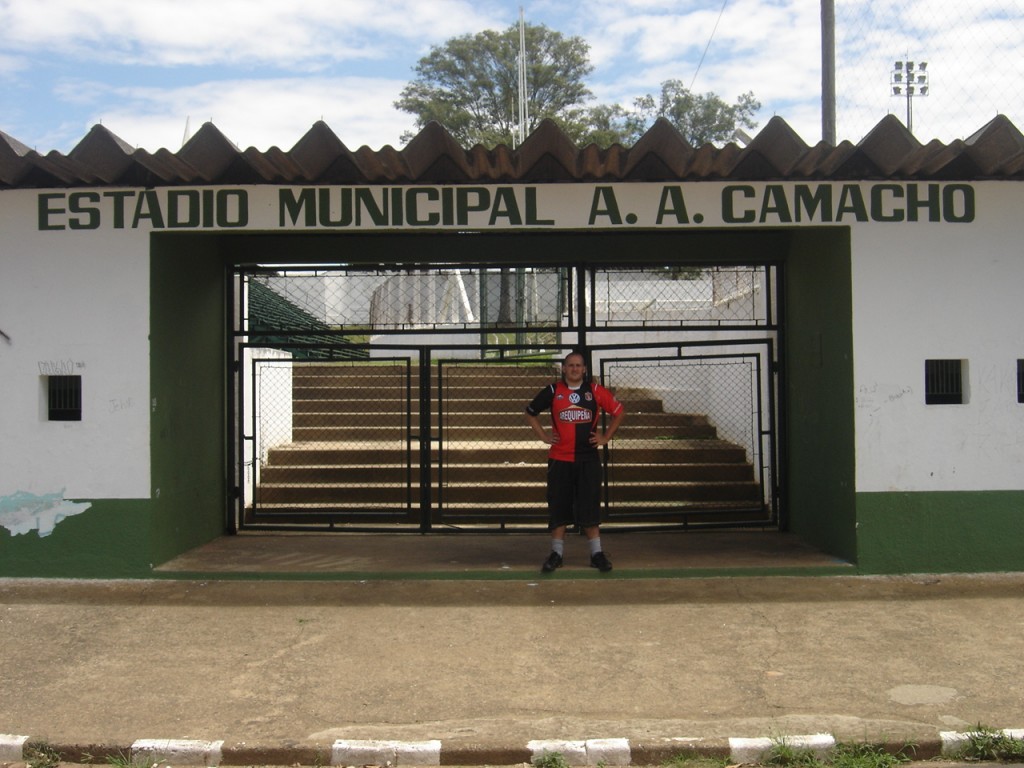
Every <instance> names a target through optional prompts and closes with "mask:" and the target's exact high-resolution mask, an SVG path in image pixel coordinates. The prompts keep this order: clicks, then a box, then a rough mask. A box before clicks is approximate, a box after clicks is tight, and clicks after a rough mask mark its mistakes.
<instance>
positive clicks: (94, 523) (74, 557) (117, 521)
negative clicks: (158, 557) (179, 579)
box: [0, 499, 151, 579]
mask: <svg viewBox="0 0 1024 768" xmlns="http://www.w3.org/2000/svg"><path fill="white" fill-rule="evenodd" d="M89 503H90V504H91V506H90V507H89V509H87V510H86V511H85V512H83V513H82V514H79V515H75V516H74V517H69V518H67V519H66V520H63V521H61V522H60V523H58V524H57V526H56V527H55V528H54V529H53V532H52V533H50V534H49V535H48V536H40V535H39V534H38V533H37V532H36V531H30V532H29V533H23V534H19V535H17V536H13V535H11V534H10V533H9V532H8V531H7V530H5V529H2V528H0V576H40V577H47V578H75V579H98V578H104V579H112V578H137V577H140V576H145V575H148V574H149V573H150V563H151V559H150V558H151V547H150V529H151V508H150V507H151V505H150V503H149V501H148V500H145V499H143V500H123V499H108V500H103V499H100V500H92V501H90V502H89Z"/></svg>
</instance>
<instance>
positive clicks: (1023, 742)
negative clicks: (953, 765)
mask: <svg viewBox="0 0 1024 768" xmlns="http://www.w3.org/2000/svg"><path fill="white" fill-rule="evenodd" d="M965 735H966V736H967V743H966V744H965V745H964V746H963V747H962V748H961V749H960V750H959V751H958V752H957V754H956V756H957V757H958V758H960V759H961V760H978V761H981V760H989V761H991V760H999V761H1003V762H1020V761H1021V760H1024V739H1014V738H1012V737H1010V736H1008V735H1006V734H1005V733H1004V732H1003V731H1000V730H997V729H995V728H989V727H988V726H985V725H981V724H980V723H979V724H978V725H977V726H976V727H975V728H974V730H972V731H968V732H967V733H966V734H965Z"/></svg>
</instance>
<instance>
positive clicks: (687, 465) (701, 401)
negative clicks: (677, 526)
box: [601, 354, 771, 523]
mask: <svg viewBox="0 0 1024 768" xmlns="http://www.w3.org/2000/svg"><path fill="white" fill-rule="evenodd" d="M762 363H763V360H762V358H761V356H760V355H757V354H721V355H702V356H696V357H689V358H688V357H682V358H678V359H672V358H667V359H634V360H609V361H606V362H605V363H604V364H602V366H601V370H602V377H603V378H604V380H605V384H606V385H607V386H609V387H611V388H612V389H613V390H614V391H615V392H616V396H617V397H618V398H619V399H620V400H621V401H622V402H623V403H624V404H625V405H626V407H627V417H626V420H625V421H624V422H623V425H622V426H621V427H620V428H619V431H618V434H617V435H616V438H615V440H614V441H613V443H612V447H611V448H610V449H609V451H608V464H607V467H608V471H607V476H608V481H607V493H608V510H609V518H608V519H609V520H621V519H630V518H642V519H651V518H652V517H657V516H663V517H664V518H665V519H679V518H680V516H682V517H683V518H684V519H686V520H688V521H692V522H699V521H702V520H711V519H720V518H721V517H722V516H726V517H729V519H730V520H732V521H733V522H737V523H739V522H754V521H767V517H768V515H770V510H769V508H768V505H767V503H766V502H767V500H768V497H769V495H770V490H769V488H768V485H769V484H767V483H766V482H765V480H766V479H767V478H769V477H770V476H771V469H770V467H769V466H768V460H769V454H767V453H765V451H764V450H763V446H764V444H765V442H766V437H765V435H766V434H770V429H769V430H766V429H765V426H764V424H763V422H762V416H761V409H760V403H761V392H762V391H763V389H764V388H765V386H766V383H765V382H764V381H763V377H762V375H761V371H762V370H763V365H762Z"/></svg>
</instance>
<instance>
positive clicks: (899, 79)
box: [892, 72, 903, 83]
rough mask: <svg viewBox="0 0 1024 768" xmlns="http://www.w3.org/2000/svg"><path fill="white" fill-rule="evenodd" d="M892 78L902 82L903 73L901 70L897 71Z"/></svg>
mask: <svg viewBox="0 0 1024 768" xmlns="http://www.w3.org/2000/svg"><path fill="white" fill-rule="evenodd" d="M892 79H893V81H894V82H897V83H902V82H903V74H902V73H901V72H896V73H895V74H894V75H893V76H892Z"/></svg>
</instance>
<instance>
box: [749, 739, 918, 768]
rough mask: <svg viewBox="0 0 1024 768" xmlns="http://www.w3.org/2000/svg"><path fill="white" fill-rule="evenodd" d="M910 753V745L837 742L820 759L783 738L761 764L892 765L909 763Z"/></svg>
mask: <svg viewBox="0 0 1024 768" xmlns="http://www.w3.org/2000/svg"><path fill="white" fill-rule="evenodd" d="M913 752H914V748H913V746H912V745H909V744H908V745H905V746H904V747H903V748H902V749H901V750H900V751H899V752H895V753H893V752H888V751H886V750H885V749H883V748H882V747H878V746H875V745H872V744H836V746H835V747H834V748H833V749H832V750H830V751H829V754H828V756H827V757H825V758H821V757H818V756H817V755H816V754H815V753H814V752H813V751H812V750H809V749H800V748H797V747H794V746H792V745H791V744H787V743H786V742H785V741H784V740H783V741H780V742H778V743H776V744H774V745H773V746H772V748H771V749H769V750H768V753H767V754H766V755H765V758H764V764H765V765H772V766H780V768H895V767H896V766H898V765H902V764H903V763H909V762H910V759H911V757H910V756H911V755H912V754H913Z"/></svg>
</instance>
